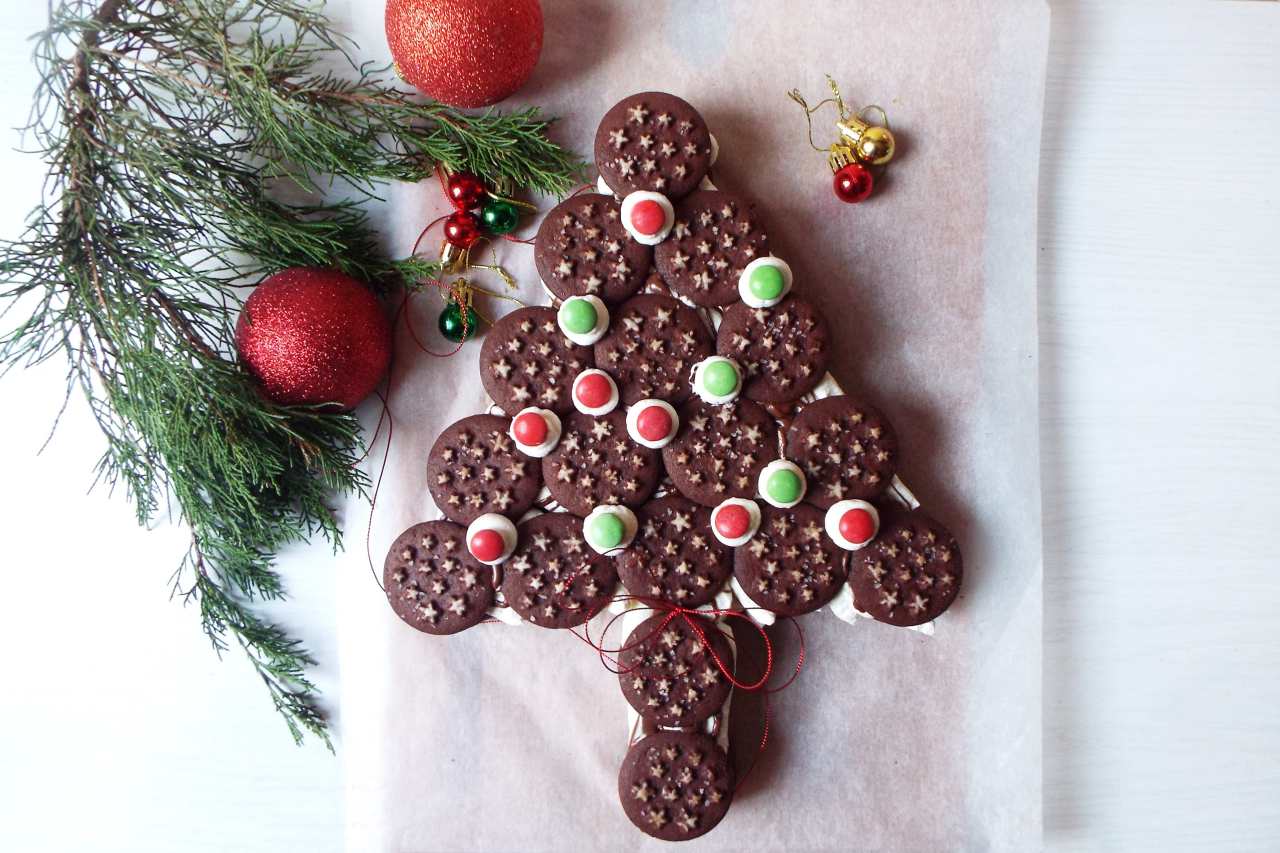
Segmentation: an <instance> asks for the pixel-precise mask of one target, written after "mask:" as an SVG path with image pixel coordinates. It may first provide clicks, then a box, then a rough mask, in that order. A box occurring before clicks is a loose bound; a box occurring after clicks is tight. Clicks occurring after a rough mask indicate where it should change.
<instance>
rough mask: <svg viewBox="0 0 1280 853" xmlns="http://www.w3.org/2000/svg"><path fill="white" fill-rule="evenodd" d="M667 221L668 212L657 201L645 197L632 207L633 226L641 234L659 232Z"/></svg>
mask: <svg viewBox="0 0 1280 853" xmlns="http://www.w3.org/2000/svg"><path fill="white" fill-rule="evenodd" d="M666 223H667V213H666V211H665V210H663V209H662V205H660V204H658V203H657V202H656V201H653V200H651V199H645V200H644V201H638V202H636V203H635V206H634V207H632V208H631V227H632V228H634V229H636V230H637V231H639V232H640V233H641V234H644V235H646V236H648V235H651V234H657V233H658V232H659V231H661V230H662V226H663V225H665V224H666Z"/></svg>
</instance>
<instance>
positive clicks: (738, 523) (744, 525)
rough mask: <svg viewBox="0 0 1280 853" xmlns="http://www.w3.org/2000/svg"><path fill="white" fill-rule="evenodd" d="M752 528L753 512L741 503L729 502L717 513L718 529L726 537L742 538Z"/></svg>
mask: <svg viewBox="0 0 1280 853" xmlns="http://www.w3.org/2000/svg"><path fill="white" fill-rule="evenodd" d="M750 529H751V513H749V512H747V508H746V507H745V506H742V505H741V504H729V505H728V506H726V507H722V508H721V509H720V511H719V512H717V513H716V530H717V531H718V532H719V533H720V535H721V536H723V537H724V538H725V539H740V538H742V537H743V536H746V535H747V531H748V530H750Z"/></svg>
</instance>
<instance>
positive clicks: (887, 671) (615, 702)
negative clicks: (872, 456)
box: [338, 0, 1048, 851]
mask: <svg viewBox="0 0 1280 853" xmlns="http://www.w3.org/2000/svg"><path fill="white" fill-rule="evenodd" d="M543 8H544V12H545V15H546V41H545V48H544V52H543V56H542V60H541V63H540V65H539V67H538V70H537V71H536V73H535V75H534V77H533V79H532V80H531V81H530V83H529V84H528V85H527V86H526V87H525V88H524V89H523V90H522V91H521V92H520V95H519V98H518V99H514V100H513V101H512V102H511V104H515V103H525V102H528V103H538V104H543V105H545V107H546V108H547V110H548V111H549V112H551V113H554V114H557V115H560V116H562V117H563V121H562V123H561V124H560V125H558V126H557V128H556V131H555V135H556V137H557V139H559V140H560V141H562V142H563V143H565V144H567V145H569V146H571V147H574V148H576V150H578V151H580V152H582V154H583V155H584V156H585V157H587V158H588V159H589V157H590V151H591V140H592V135H593V133H594V130H595V127H596V124H597V122H598V121H599V119H600V117H601V115H603V113H604V111H605V110H606V109H607V108H608V107H609V106H610V105H611V104H613V103H614V102H615V101H616V100H618V99H619V98H620V97H622V96H624V95H626V94H629V93H631V92H635V91H641V90H645V89H659V90H668V91H671V92H674V93H677V94H679V95H681V96H683V97H684V98H686V99H687V100H689V101H690V102H691V103H693V104H694V106H696V107H697V108H698V109H699V110H700V111H701V112H702V114H703V115H704V116H705V117H706V119H707V122H708V124H709V125H710V127H711V130H712V132H713V133H714V134H715V135H716V136H717V137H718V139H719V141H720V146H721V154H720V160H719V162H718V163H717V164H716V167H715V169H714V176H715V180H716V183H717V184H718V185H719V186H720V187H721V188H723V189H727V190H730V191H735V192H738V193H741V194H743V195H745V196H748V197H750V198H753V199H755V200H756V201H757V202H758V204H759V205H760V206H761V209H762V211H763V213H764V215H765V217H766V219H765V221H766V224H767V226H768V227H769V233H770V237H771V240H772V244H773V250H774V253H775V254H777V255H779V256H781V257H784V258H786V259H787V260H788V262H789V263H790V264H791V266H792V268H793V269H794V270H795V273H796V287H797V291H798V292H799V293H802V294H803V295H805V296H806V297H807V298H809V299H812V300H814V301H816V302H817V303H818V304H819V305H820V306H822V307H823V308H824V309H825V310H826V312H827V316H828V318H829V319H830V321H831V324H832V331H833V338H834V339H835V354H834V359H833V363H832V368H831V369H832V373H833V374H834V375H835V376H836V377H837V378H838V379H839V381H840V382H841V384H842V385H844V386H845V388H846V389H848V390H850V391H858V392H865V393H866V394H867V395H868V396H869V397H870V398H871V399H873V400H875V401H877V402H878V403H879V405H880V406H881V407H882V408H883V409H884V410H885V411H886V413H887V414H888V415H889V417H890V418H891V420H892V421H893V423H894V424H895V426H896V427H897V429H898V431H899V435H900V439H901V444H902V447H903V463H902V470H901V475H902V478H903V479H904V480H905V481H906V482H907V483H908V484H909V485H910V487H911V488H912V489H913V490H914V492H915V493H916V495H917V496H918V497H919V498H920V500H921V501H922V503H923V505H924V507H925V509H926V510H928V511H930V512H931V513H933V514H935V515H937V516H938V517H939V518H940V519H941V520H943V521H944V522H945V523H946V524H948V525H949V526H950V527H951V528H952V529H953V531H954V532H955V533H956V535H957V537H958V538H959V540H960V542H961V545H962V548H963V549H964V556H965V567H966V577H965V587H964V590H963V593H962V595H961V597H960V599H959V600H958V602H957V603H956V604H955V606H953V607H952V608H951V610H950V611H949V612H948V613H946V614H945V615H944V616H943V617H942V618H941V619H940V620H939V622H938V625H937V634H936V636H933V637H925V636H921V635H920V634H918V633H915V632H911V631H905V630H900V629H894V628H891V627H888V626H884V625H880V624H876V623H870V622H866V623H864V624H859V625H856V626H851V625H848V624H845V623H843V622H840V621H838V620H836V619H835V618H834V617H832V616H831V614H830V613H827V612H825V611H823V612H820V613H818V614H814V615H811V616H808V617H804V618H803V622H802V624H803V627H804V630H805V639H806V643H807V654H808V658H807V662H806V666H805V670H804V672H803V674H802V675H801V677H800V679H799V680H798V681H797V683H796V684H795V685H794V686H793V687H791V688H790V689H789V690H787V691H785V692H784V693H782V694H780V695H779V696H777V697H776V700H775V701H774V703H773V718H772V724H771V732H770V739H769V744H768V747H767V749H766V750H765V752H764V753H763V754H762V755H761V756H760V759H759V763H758V765H757V766H756V767H755V768H754V770H753V771H752V773H751V775H750V777H749V779H748V781H747V782H746V784H745V785H744V786H743V787H742V789H741V790H740V791H739V792H738V794H737V796H736V798H735V801H734V804H733V807H732V808H731V810H730V811H729V815H728V817H727V818H726V819H725V820H724V822H723V823H722V824H721V825H720V826H719V827H718V828H716V829H715V830H713V831H712V832H711V833H709V834H708V835H706V836H704V837H703V838H701V839H699V840H697V841H694V842H690V843H689V844H688V845H687V846H686V847H683V848H681V849H698V850H726V851H727V850H747V849H779V850H781V849H788V850H849V849H855V850H904V851H907V850H912V851H914V850H1027V849H1031V848H1034V847H1037V846H1039V844H1040V788H1041V772H1040V624H1041V612H1040V610H1041V562H1040V501H1039V459H1038V447H1037V408H1036V394H1037V389H1036V372H1037V368H1036V325H1035V322H1036V321H1035V233H1036V231H1035V210H1036V178H1037V158H1038V150H1039V138H1040V115H1041V106H1042V90H1043V79H1044V61H1045V49H1046V41H1047V32H1048V10H1047V8H1045V6H1044V5H1043V4H1040V3H1026V2H1014V0H1011V2H987V3H965V4H936V5H933V4H925V3H905V4H892V5H886V4H884V3H882V2H880V3H871V2H847V0H846V2H806V3H799V2H794V3H779V2H750V3H748V2H734V3H727V2H726V3H709V2H700V3H697V4H691V3H675V2H671V3H663V2H654V3H646V4H637V3H625V4H624V3H618V4H610V3H605V2H601V0H584V2H573V3H570V2H561V0H544V2H543ZM350 14H351V28H352V30H353V32H354V33H355V34H356V36H357V39H358V40H359V41H360V42H361V44H362V45H363V51H362V54H363V55H366V56H369V57H373V58H385V57H386V47H385V43H384V40H383V37H382V33H381V20H382V14H381V4H380V3H377V2H374V0H367V2H366V1H365V0H358V2H354V3H352V4H351V6H350ZM824 73H830V74H832V75H833V76H834V77H835V78H836V79H837V80H838V81H840V83H841V84H842V88H843V91H844V94H845V97H846V100H847V101H848V102H849V103H850V104H851V105H855V106H860V105H862V104H865V103H872V102H875V103H879V104H880V105H882V106H883V107H884V108H885V109H886V110H887V112H888V115H889V119H890V122H891V124H892V127H893V129H894V131H895V133H896V134H897V138H898V155H897V157H896V158H895V161H894V162H893V164H892V165H891V166H890V168H889V171H888V173H887V177H886V179H885V180H884V181H883V182H882V184H881V186H880V187H878V189H877V193H876V195H875V196H874V197H873V199H872V200H871V201H869V202H867V203H864V204H861V205H857V206H849V205H844V204H841V203H840V202H838V201H837V200H836V199H835V198H834V196H833V195H832V193H831V189H830V184H831V176H830V172H829V171H828V169H827V166H826V164H825V157H824V155H822V154H820V153H818V152H815V151H812V150H811V149H810V148H809V147H808V144H807V142H806V141H805V133H804V121H803V118H802V115H801V112H800V110H799V108H798V107H796V106H795V105H793V104H792V103H791V102H790V101H789V100H787V98H786V96H785V93H786V91H787V90H788V89H790V88H792V87H799V88H800V90H801V91H802V92H804V93H805V94H806V95H807V96H809V97H810V99H811V101H813V100H817V99H820V98H822V97H824V96H825V83H824V80H823V74H824ZM508 105H510V104H508ZM504 106H506V105H504ZM831 121H832V117H831V114H829V113H827V114H824V115H823V116H820V117H818V122H817V124H816V131H815V139H816V140H817V141H818V142H819V144H828V143H829V142H830V141H832V138H833V135H834V129H833V128H831V125H830V122H831ZM442 202H443V200H442V198H441V196H440V192H439V189H438V188H437V187H436V186H434V185H422V186H399V187H395V188H394V189H393V192H392V195H391V197H390V198H389V206H388V208H387V210H386V211H385V212H384V214H383V215H382V220H381V221H382V224H383V225H384V226H385V228H384V233H385V234H386V236H387V238H388V241H389V247H390V248H391V249H392V250H393V251H395V252H397V253H400V254H403V253H405V252H407V251H408V249H409V246H410V245H411V244H412V241H413V239H414V237H416V235H417V232H418V231H419V230H420V229H421V228H422V226H423V225H424V224H425V223H426V222H428V221H429V220H431V219H433V218H435V217H436V216H437V215H438V214H439V213H440V212H441V211H442V210H443V209H444V205H443V203H442ZM546 206H549V204H544V208H545V207H546ZM524 233H527V234H532V233H533V226H532V225H531V226H530V227H529V228H527V229H525V232H524ZM500 251H501V260H502V262H503V264H504V265H506V266H507V267H508V268H509V269H511V270H512V271H513V272H514V273H515V274H516V276H517V277H518V279H519V280H520V282H521V290H520V292H519V295H520V297H521V298H523V299H524V300H526V301H529V302H535V303H542V302H544V297H543V296H542V293H541V286H540V285H539V283H538V279H537V273H536V271H535V270H534V267H533V259H532V250H531V249H529V248H527V247H524V246H520V245H515V244H511V245H504V246H501V247H500ZM490 284H497V282H496V280H495V281H492V282H490ZM440 307H441V304H440V302H439V301H438V300H437V299H436V298H435V297H434V296H427V297H423V298H421V299H419V300H418V302H417V305H416V307H415V309H414V312H413V317H414V320H415V323H416V325H417V327H418V328H419V329H420V330H421V331H422V333H423V334H425V335H426V336H427V337H426V339H425V340H426V341H427V342H428V343H429V344H431V345H433V346H434V347H436V348H437V349H447V348H448V347H447V345H446V343H445V342H443V341H442V340H441V339H440V338H439V336H438V335H437V334H436V333H435V330H434V324H435V318H436V315H437V313H438V312H439V310H440ZM509 307H510V304H509V303H501V302H492V301H490V302H487V303H485V304H484V305H483V306H482V309H483V310H487V311H489V312H491V313H503V312H505V311H506V310H509ZM479 349H480V348H479V345H478V344H469V345H468V346H466V347H465V348H464V349H463V350H462V352H461V353H460V354H459V355H457V356H455V357H453V358H451V359H447V360H445V359H432V358H430V357H428V356H426V355H423V354H421V353H420V352H418V351H417V349H416V348H415V347H414V345H413V344H412V342H411V341H410V340H409V339H408V337H407V335H406V334H405V332H404V329H403V327H401V328H400V329H399V333H398V338H397V365H396V368H395V375H394V379H393V386H392V389H391V395H392V396H391V408H392V411H393V413H394V417H395V423H396V429H395V440H394V445H393V447H392V450H391V458H390V464H389V465H388V468H387V473H386V477H385V480H384V481H383V484H382V492H381V496H380V498H379V503H378V508H377V512H376V515H375V518H374V520H373V524H372V529H371V532H370V539H371V543H372V553H373V559H374V564H375V567H376V568H377V570H378V571H379V572H380V571H381V561H382V557H383V555H384V553H385V550H386V548H387V546H388V545H389V544H390V542H391V540H392V539H393V538H394V537H395V535H396V534H397V533H399V531H401V530H402V529H403V528H405V527H407V526H408V525H410V524H412V523H415V522H417V521H421V520H425V519H429V518H436V517H438V514H437V512H436V510H435V508H434V506H433V505H432V502H431V499H430V497H429V495H428V493H427V489H426V484H425V480H424V468H425V460H426V455H427V451H428V450H429V448H430V446H431V443H432V441H433V440H434V438H435V436H436V435H437V434H438V433H439V432H440V430H441V429H442V428H443V427H444V426H446V425H447V424H449V423H450V422H452V421H453V420H455V419H457V418H459V417H461V416H463V415H466V414H470V413H473V412H477V411H480V410H481V409H482V408H483V407H484V406H485V405H486V400H485V397H484V393H483V391H482V389H481V387H480V383H479V378H478V373H477V360H478V355H479ZM363 414H364V415H365V416H366V418H367V420H368V422H369V423H372V420H373V417H372V416H373V415H374V414H376V413H375V411H374V410H373V409H372V408H367V409H366V410H365V411H364V412H363ZM380 453H381V447H380V448H379V452H377V453H375V454H374V456H373V458H372V459H371V460H370V461H371V463H372V465H373V470H374V471H375V473H376V466H377V464H378V463H379V461H380ZM367 513H368V508H367V506H366V505H362V504H358V503H353V504H352V505H351V506H349V507H347V508H346V512H345V516H346V520H347V527H348V531H349V533H348V542H349V543H350V544H349V550H348V552H347V553H346V555H345V556H344V557H343V558H342V564H341V566H340V571H339V625H340V633H339V643H340V661H341V681H342V705H341V716H340V718H339V719H338V732H339V737H340V751H341V753H342V755H343V759H344V761H345V769H346V776H347V803H346V807H347V827H348V836H347V842H348V846H349V848H350V849H353V850H379V851H382V850H394V851H427V850H458V849H483V850H491V849H492V850H517V849H518V850H557V851H562V850H636V849H650V848H656V847H659V846H662V845H661V843H660V842H656V841H653V840H652V839H649V838H648V837H647V836H644V835H643V834H641V833H640V832H639V831H637V830H636V829H635V828H633V827H632V826H631V824H630V823H629V822H628V821H627V819H626V817H625V816H624V815H623V812H622V810H621V808H620V806H619V804H618V801H617V788H616V786H617V783H616V779H617V770H618V767H619V764H620V762H621V759H622V756H623V753H624V751H625V748H626V741H625V728H624V720H625V710H626V705H625V701H624V700H623V698H622V695H621V692H620V690H619V688H618V685H617V680H616V677H615V676H612V675H610V674H609V673H607V672H606V671H605V670H604V669H603V668H602V667H601V664H600V662H599V660H598V659H597V657H596V656H595V654H594V653H593V652H592V651H591V650H590V649H588V648H587V647H586V646H585V645H583V644H582V643H581V642H580V641H578V640H577V639H575V638H574V637H572V636H571V635H569V634H568V633H567V632H553V631H547V630H543V629H540V628H536V627H533V626H520V627H506V626H502V625H484V626H479V627H477V628H474V629H472V630H469V631H467V632H465V633H463V634H460V635H457V636H454V637H449V638H439V637H429V636H425V635H423V634H419V633H417V632H415V631H413V630H412V629H410V628H409V627H407V626H406V625H404V624H402V623H401V622H400V621H399V620H398V619H397V618H396V617H395V616H394V614H393V613H392V612H391V610H390V608H389V607H388V606H387V603H386V600H385V598H384V596H383V593H382V591H381V589H379V587H378V585H377V583H376V582H375V581H374V579H373V578H372V577H371V576H370V573H369V568H368V565H367V563H366V559H365V553H364V547H363V543H364V534H365V519H366V518H367ZM774 630H775V635H774V636H775V640H776V642H777V643H778V644H779V645H780V657H781V660H783V661H786V662H789V661H791V660H793V658H794V654H795V643H794V641H793V640H791V639H790V635H789V633H788V632H787V630H786V629H785V628H784V627H779V628H777V629H774ZM757 704H758V703H757ZM743 705H744V709H743V713H741V714H740V713H739V708H738V706H737V705H735V707H734V714H733V719H734V721H735V722H734V727H735V746H736V748H738V751H739V752H743V751H744V750H745V754H746V755H747V758H746V759H745V761H744V760H743V759H742V758H741V756H740V757H739V762H740V763H749V758H750V756H749V753H750V752H751V751H752V750H753V749H754V744H755V743H756V742H757V741H758V737H759V730H758V726H759V722H760V716H759V709H758V707H755V708H754V710H753V707H752V704H751V703H750V702H745V703H743Z"/></svg>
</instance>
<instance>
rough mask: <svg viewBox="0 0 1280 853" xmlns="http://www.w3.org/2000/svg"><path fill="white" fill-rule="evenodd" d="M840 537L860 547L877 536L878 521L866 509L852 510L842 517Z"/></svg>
mask: <svg viewBox="0 0 1280 853" xmlns="http://www.w3.org/2000/svg"><path fill="white" fill-rule="evenodd" d="M840 535H841V536H843V537H844V538H845V539H847V540H849V541H850V542H852V543H854V544H855V545H860V544H862V543H863V542H866V541H867V540H868V539H870V538H871V537H872V536H875V535H876V520H875V519H874V518H872V517H871V513H869V512H867V511H866V510H865V509H851V510H849V511H848V512H846V513H845V514H844V515H842V516H840Z"/></svg>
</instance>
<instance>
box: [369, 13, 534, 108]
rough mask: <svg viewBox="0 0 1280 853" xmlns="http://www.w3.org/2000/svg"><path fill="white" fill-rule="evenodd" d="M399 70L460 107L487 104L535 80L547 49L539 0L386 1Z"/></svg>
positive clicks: (424, 89) (390, 41) (433, 94)
mask: <svg viewBox="0 0 1280 853" xmlns="http://www.w3.org/2000/svg"><path fill="white" fill-rule="evenodd" d="M385 23H386V28H387V45H388V46H389V47H390V48H391V57H392V59H394V60H395V64H396V71H397V72H398V73H399V74H400V76H401V77H403V78H404V79H405V80H406V81H407V82H408V83H410V84H411V85H413V86H416V87H417V88H418V89H419V90H420V91H421V92H422V93H423V94H424V95H426V96H427V97H429V98H433V99H435V100H437V101H440V102H442V103H445V104H449V105H450V106H454V107H487V106H488V105H490V104H495V103H497V102H498V101H501V100H502V99H503V98H505V97H507V96H508V95H510V94H511V93H512V92H514V91H515V90H516V89H518V88H520V86H521V85H522V84H523V83H524V81H525V80H527V79H529V75H530V74H531V73H532V72H533V67H534V65H536V64H537V62H538V54H539V53H541V52H542V7H541V6H540V5H539V3H538V0H387V11H386V20H385Z"/></svg>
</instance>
